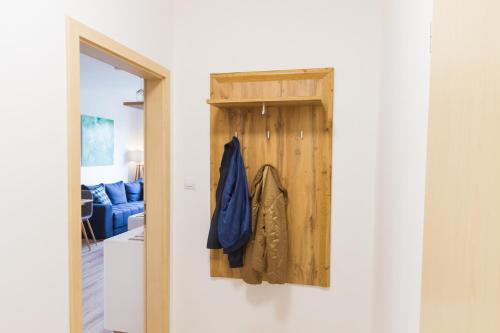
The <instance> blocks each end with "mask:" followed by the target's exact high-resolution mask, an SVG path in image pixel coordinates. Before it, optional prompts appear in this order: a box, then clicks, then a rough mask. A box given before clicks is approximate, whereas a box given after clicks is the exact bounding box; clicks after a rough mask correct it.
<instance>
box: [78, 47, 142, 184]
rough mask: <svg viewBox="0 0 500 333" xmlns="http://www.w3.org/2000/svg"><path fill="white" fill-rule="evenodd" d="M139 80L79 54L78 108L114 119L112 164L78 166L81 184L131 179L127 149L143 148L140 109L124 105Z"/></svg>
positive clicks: (131, 98) (132, 167)
mask: <svg viewBox="0 0 500 333" xmlns="http://www.w3.org/2000/svg"><path fill="white" fill-rule="evenodd" d="M142 82H143V80H142V79H141V78H139V77H137V76H134V75H131V74H129V73H127V72H124V71H119V70H116V69H114V68H113V66H110V65H108V64H105V63H103V62H100V61H98V60H96V59H94V58H91V57H89V56H86V55H84V54H82V55H81V56H80V111H81V113H82V114H84V115H90V116H96V117H102V118H107V119H113V120H114V133H115V138H114V140H115V142H114V147H115V149H114V159H113V165H107V166H82V168H81V182H82V184H87V185H93V184H100V183H111V182H117V181H119V180H123V181H125V182H127V181H129V180H133V179H134V175H135V168H136V164H135V163H134V162H129V161H128V159H127V152H129V151H131V150H138V149H139V150H144V112H143V111H142V110H139V109H136V108H132V107H128V106H124V105H123V102H125V101H128V102H131V101H135V100H136V99H137V97H136V91H137V90H139V89H141V88H142V87H143V83H142Z"/></svg>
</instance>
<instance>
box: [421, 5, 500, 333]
mask: <svg viewBox="0 0 500 333" xmlns="http://www.w3.org/2000/svg"><path fill="white" fill-rule="evenodd" d="M498 13H500V2H499V1H498V0H476V1H473V0H436V1H435V17H434V23H433V54H432V81H431V102H430V114H429V144H428V162H427V163H428V165H427V190H426V207H425V235H424V237H425V239H424V264H423V291H422V323H421V332H423V333H494V332H495V333H497V332H500V316H499V309H500V154H499V152H500V61H499V59H500V38H498V31H500V20H499V19H498Z"/></svg>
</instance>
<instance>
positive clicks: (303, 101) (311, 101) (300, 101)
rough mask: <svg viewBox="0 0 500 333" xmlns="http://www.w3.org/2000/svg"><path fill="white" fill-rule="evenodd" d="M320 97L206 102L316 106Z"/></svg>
mask: <svg viewBox="0 0 500 333" xmlns="http://www.w3.org/2000/svg"><path fill="white" fill-rule="evenodd" d="M322 102H323V101H322V99H321V97H319V96H318V97H317V96H299V97H285V98H282V97H274V98H255V99H215V100H211V99H209V100H207V103H208V104H210V105H213V106H216V107H218V108H231V107H240V108H245V107H259V106H262V105H263V104H265V105H266V107H267V106H270V107H273V106H308V105H311V106H316V105H321V104H322Z"/></svg>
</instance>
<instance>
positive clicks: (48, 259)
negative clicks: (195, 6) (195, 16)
mask: <svg viewBox="0 0 500 333" xmlns="http://www.w3.org/2000/svg"><path fill="white" fill-rule="evenodd" d="M66 15H70V16H72V17H73V18H75V19H77V20H80V21H81V22H82V23H85V24H88V25H90V26H92V27H93V28H94V29H96V30H98V31H100V32H102V33H104V34H107V35H109V36H110V37H112V38H114V39H116V40H118V41H120V42H122V43H125V44H127V45H128V46H130V47H131V48H133V49H135V50H137V51H139V52H141V53H143V54H145V55H146V56H148V57H150V58H152V59H154V60H156V61H157V62H159V63H160V64H162V65H164V66H166V67H170V66H171V65H172V59H171V51H172V20H171V17H172V16H171V15H172V7H171V2H170V1H168V0H145V1H142V2H141V3H140V4H139V3H138V2H137V1H132V0H108V1H98V0H87V1H77V0H65V1H62V0H47V1H34V0H18V1H1V2H0V28H1V29H0V49H1V50H2V55H1V59H2V61H0V73H1V74H2V83H1V89H0V91H1V93H0V95H1V96H2V101H3V102H2V106H1V110H2V112H1V115H2V120H1V121H0V133H1V134H0V136H1V140H0V151H1V152H2V157H1V165H2V167H1V172H0V183H1V184H2V191H1V194H0V196H1V200H0V202H1V204H0V207H1V211H2V219H3V221H2V226H3V227H4V237H2V241H1V242H0V253H2V255H1V258H2V259H1V261H2V264H1V268H0V275H1V278H0V294H1V295H2V296H1V301H0V332H16V333H29V332H50V333H67V332H68V330H69V315H68V313H69V301H68V221H67V215H68V213H67V211H68V202H67V193H68V183H67V150H66V149H67V145H66V135H67V126H66V124H67V117H66V114H67V103H66V48H65V43H66V42H65V38H66V35H65V33H66V30H65V29H66V28H65V16H66ZM156 29H159V31H160V33H158V32H157V31H156Z"/></svg>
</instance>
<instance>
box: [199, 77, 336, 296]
mask: <svg viewBox="0 0 500 333" xmlns="http://www.w3.org/2000/svg"><path fill="white" fill-rule="evenodd" d="M333 73H334V71H333V68H321V69H299V70H284V71H266V72H248V73H241V72H240V73H224V74H211V76H210V99H209V100H208V101H207V103H209V104H210V110H211V124H210V127H211V129H210V131H211V132H210V177H211V183H210V187H211V210H212V212H213V210H214V208H215V191H216V189H217V183H218V181H219V166H220V161H221V158H222V154H223V151H224V144H225V143H227V142H228V141H229V140H230V139H231V137H232V136H233V135H234V134H235V133H238V139H239V140H240V143H241V152H242V155H243V159H244V161H245V168H246V171H247V178H248V182H249V186H250V185H251V183H252V181H253V179H254V177H255V175H256V172H257V171H258V169H259V168H260V167H261V166H262V165H264V164H266V163H269V164H272V165H273V166H274V167H276V169H277V170H278V173H279V175H280V178H281V182H282V183H283V185H284V187H285V188H286V189H287V191H288V208H287V220H288V281H287V282H289V283H294V284H304V285H313V286H321V287H329V286H330V238H331V236H330V229H331V179H332V125H333V124H332V116H333ZM263 103H265V104H266V112H265V114H262V104H263ZM268 106H269V107H270V108H267V107H268ZM210 275H211V276H212V277H226V278H240V271H239V269H230V268H229V265H228V261H227V256H226V255H224V254H223V253H222V251H221V250H211V253H210Z"/></svg>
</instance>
